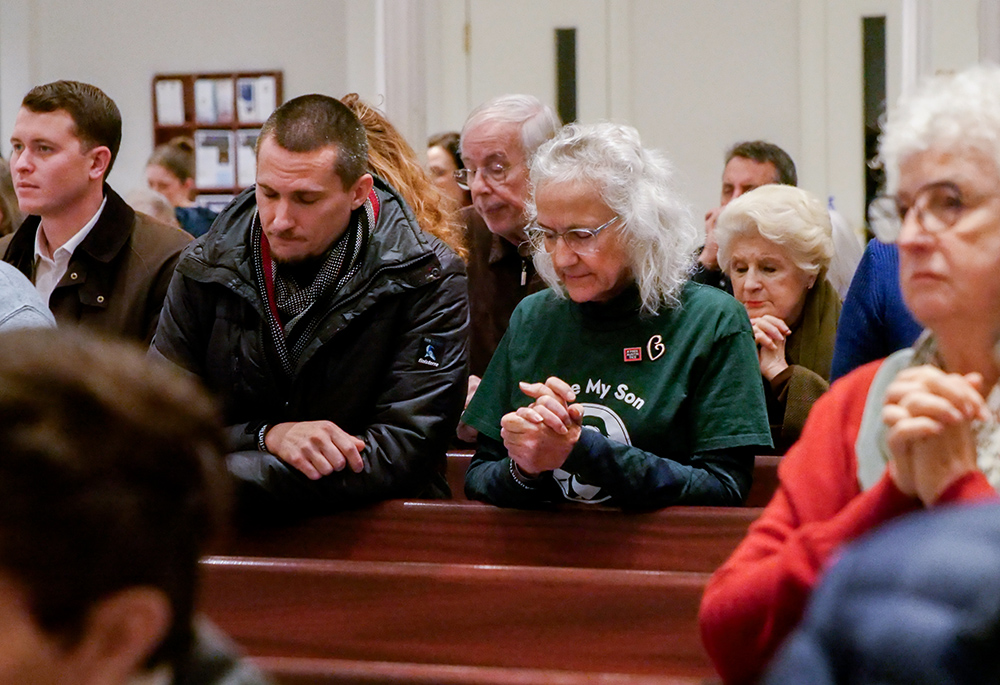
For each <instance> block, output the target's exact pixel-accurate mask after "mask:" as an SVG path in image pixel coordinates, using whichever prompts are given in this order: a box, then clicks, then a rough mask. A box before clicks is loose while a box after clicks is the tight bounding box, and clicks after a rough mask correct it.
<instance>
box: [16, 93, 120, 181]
mask: <svg viewBox="0 0 1000 685" xmlns="http://www.w3.org/2000/svg"><path fill="white" fill-rule="evenodd" d="M21 106H22V107H24V108H25V109H27V110H29V111H32V112H55V111H57V110H60V109H61V110H64V111H65V112H66V113H67V114H69V115H70V117H72V119H73V123H74V124H75V125H76V137H77V138H79V139H80V141H81V142H82V143H83V145H84V148H85V149H86V150H93V149H94V148H95V147H97V146H98V145H103V146H104V147H106V148H108V149H109V150H110V151H111V160H110V161H109V162H108V168H107V169H105V170H104V177H105V178H107V176H108V173H110V171H111V166H112V165H113V164H114V163H115V158H116V157H117V156H118V148H119V147H121V143H122V114H121V112H120V111H118V105H116V104H115V101H114V100H112V99H111V98H109V97H108V96H107V95H106V94H105V93H104V91H103V90H101V89H100V88H98V87H97V86H92V85H90V84H89V83H80V82H79V81H53V82H52V83H46V84H45V85H44V86H35V87H34V88H32V89H31V90H30V91H28V94H27V95H25V96H24V100H22V101H21Z"/></svg>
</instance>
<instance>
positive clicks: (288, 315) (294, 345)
mask: <svg viewBox="0 0 1000 685" xmlns="http://www.w3.org/2000/svg"><path fill="white" fill-rule="evenodd" d="M378 210H379V205H378V198H377V197H376V196H375V191H374V190H373V191H372V192H371V193H370V194H369V195H368V199H367V200H366V201H365V203H364V204H363V205H362V206H361V207H359V208H358V209H357V210H355V211H354V212H353V213H352V214H351V221H350V224H349V225H348V227H347V230H346V231H344V234H343V235H342V236H340V237H339V238H337V240H336V241H335V242H334V243H333V245H332V246H331V247H330V249H329V250H327V253H326V255H324V256H323V257H322V261H321V263H320V266H319V270H318V271H317V272H316V274H315V277H313V278H312V279H311V280H310V281H309V282H307V283H303V282H300V279H297V278H296V277H295V276H296V275H297V274H296V269H295V268H293V267H290V266H281V265H279V264H278V262H276V261H274V260H273V259H271V248H270V245H269V244H268V242H267V236H265V235H264V231H263V229H262V228H261V225H260V217H259V216H258V215H257V213H256V212H254V216H253V223H252V224H251V228H250V242H251V245H253V246H254V251H253V265H254V272H255V274H256V276H257V287H258V290H259V291H260V292H261V293H262V294H263V295H264V297H265V298H266V301H267V308H268V312H269V313H270V316H269V317H268V329H269V331H270V333H271V340H272V341H273V342H274V346H275V350H276V352H277V356H278V359H279V360H280V361H281V367H282V369H284V371H285V373H286V374H287V375H288V376H292V375H293V373H294V369H295V366H296V364H297V363H298V360H299V357H301V355H302V352H303V351H304V350H305V348H306V347H307V346H308V345H309V343H310V342H311V341H312V339H313V337H314V334H315V332H316V327H317V326H318V325H319V322H320V321H321V319H322V315H323V314H324V313H325V312H323V311H316V310H315V307H314V305H315V304H316V303H317V302H328V301H329V299H330V297H331V296H333V295H334V294H335V293H337V292H338V291H339V290H340V289H341V288H342V287H343V286H344V284H345V283H346V282H347V281H348V280H349V279H350V278H351V277H352V276H354V274H355V273H357V271H358V268H359V267H360V265H361V257H362V255H363V254H364V250H365V246H366V245H367V244H368V236H369V234H370V233H371V229H372V227H374V226H375V223H376V222H377V221H378Z"/></svg>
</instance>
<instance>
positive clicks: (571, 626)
mask: <svg viewBox="0 0 1000 685" xmlns="http://www.w3.org/2000/svg"><path fill="white" fill-rule="evenodd" d="M202 567H203V572H204V592H203V597H202V605H201V606H202V609H203V611H204V612H205V613H206V614H207V615H208V617H209V618H211V619H212V620H213V621H215V622H216V623H217V624H218V625H219V626H220V627H221V628H222V629H223V630H225V631H226V632H227V633H229V635H231V636H232V637H233V638H234V639H235V640H236V641H237V642H238V643H239V644H240V645H241V646H242V647H243V648H244V649H245V650H246V651H247V652H248V653H249V654H250V655H252V656H255V657H296V658H319V659H343V660H349V661H366V662H373V663H377V662H394V663H411V664H438V665H450V666H486V667H493V668H510V667H517V668H520V669H536V670H537V669H541V670H558V671H580V672H590V673H620V674H633V675H657V676H664V675H671V676H680V677H685V678H692V677H693V678H707V677H711V676H712V675H713V671H712V668H711V666H710V664H709V662H708V658H707V656H706V655H705V653H704V650H703V648H702V646H701V643H700V640H699V637H698V628H697V612H698V604H699V601H700V598H701V594H702V591H703V589H704V585H705V583H706V582H707V579H708V575H707V574H696V573H678V572H667V571H624V570H618V569H573V568H543V567H515V566H471V565H462V564H414V563H398V562H391V563H383V562H361V561H319V560H290V559H250V558H239V557H210V558H207V559H205V560H204V561H203V562H202Z"/></svg>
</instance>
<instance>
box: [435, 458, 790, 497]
mask: <svg viewBox="0 0 1000 685" xmlns="http://www.w3.org/2000/svg"><path fill="white" fill-rule="evenodd" d="M471 461H472V451H471V450H458V451H452V452H448V458H447V470H446V472H445V475H446V477H447V479H448V485H449V486H450V487H451V497H452V499H454V500H457V501H468V499H467V498H466V496H465V472H466V471H468V470H469V463H470V462H471ZM780 461H781V457H779V456H770V455H758V456H757V457H756V458H755V460H754V469H753V485H752V486H751V487H750V494H749V495H748V496H747V501H746V504H745V506H748V507H763V506H765V505H766V504H767V503H768V502H769V501H770V499H771V496H772V495H774V491H775V490H777V489H778V463H779V462H780Z"/></svg>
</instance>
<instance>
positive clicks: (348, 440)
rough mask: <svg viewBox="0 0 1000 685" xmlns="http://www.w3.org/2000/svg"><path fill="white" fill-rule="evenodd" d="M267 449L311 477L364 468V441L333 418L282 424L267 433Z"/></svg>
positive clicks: (265, 437)
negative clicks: (346, 430)
mask: <svg viewBox="0 0 1000 685" xmlns="http://www.w3.org/2000/svg"><path fill="white" fill-rule="evenodd" d="M264 444H265V446H266V447H267V451H268V452H270V453H271V454H273V455H274V456H276V457H278V458H279V459H281V460H282V461H283V462H285V463H286V464H288V465H289V466H292V467H294V468H296V469H298V470H299V471H301V472H302V473H304V474H305V475H306V476H308V477H309V478H310V479H311V480H318V479H320V478H322V477H323V476H327V475H329V474H331V473H333V472H334V471H343V470H344V469H345V468H346V467H348V466H349V467H350V468H351V470H352V471H354V473H361V471H363V470H364V468H365V462H364V459H363V458H362V456H361V451H362V450H364V449H365V441H364V440H362V439H360V438H358V437H356V436H354V435H350V434H349V433H346V432H345V431H344V430H343V429H341V428H340V426H338V425H337V424H335V423H333V422H332V421H298V422H289V423H279V424H278V425H276V426H273V427H272V428H271V429H270V430H268V431H267V433H266V434H265V435H264Z"/></svg>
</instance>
